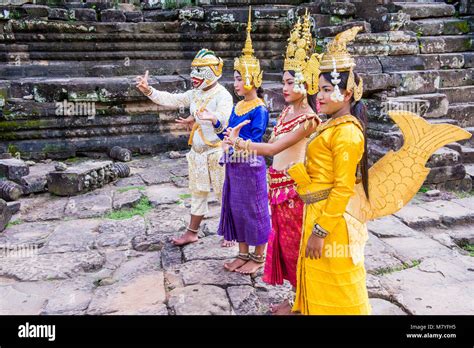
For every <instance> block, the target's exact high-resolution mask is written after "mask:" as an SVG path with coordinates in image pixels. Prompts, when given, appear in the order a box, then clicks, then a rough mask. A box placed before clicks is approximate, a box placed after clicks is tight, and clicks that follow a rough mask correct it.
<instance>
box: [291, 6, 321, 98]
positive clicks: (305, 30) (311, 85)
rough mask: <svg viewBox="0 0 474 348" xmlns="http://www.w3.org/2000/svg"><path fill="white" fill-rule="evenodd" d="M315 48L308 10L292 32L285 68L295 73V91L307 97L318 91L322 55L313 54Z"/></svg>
mask: <svg viewBox="0 0 474 348" xmlns="http://www.w3.org/2000/svg"><path fill="white" fill-rule="evenodd" d="M313 48H314V42H313V37H312V35H311V19H310V16H309V14H308V9H306V13H305V15H304V16H303V23H301V18H298V20H297V22H296V24H295V26H294V27H293V29H292V30H291V33H290V38H289V39H288V46H287V48H286V57H285V63H284V68H283V69H284V70H285V71H291V70H293V71H294V72H295V87H294V89H293V90H294V91H295V92H300V93H302V94H303V95H306V93H309V94H310V95H312V94H315V93H316V92H317V89H318V79H319V73H320V71H319V58H320V55H319V54H317V53H313V54H312V51H313ZM305 83H306V85H307V88H306V87H305Z"/></svg>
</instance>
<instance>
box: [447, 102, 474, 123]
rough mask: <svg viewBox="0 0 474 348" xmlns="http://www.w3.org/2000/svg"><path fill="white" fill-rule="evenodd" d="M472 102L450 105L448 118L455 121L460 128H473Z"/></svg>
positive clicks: (473, 108) (473, 105)
mask: <svg viewBox="0 0 474 348" xmlns="http://www.w3.org/2000/svg"><path fill="white" fill-rule="evenodd" d="M473 115H474V102H471V103H450V104H449V107H448V116H449V117H451V118H453V119H455V120H457V121H458V122H459V125H460V126H461V127H473V126H474V117H473Z"/></svg>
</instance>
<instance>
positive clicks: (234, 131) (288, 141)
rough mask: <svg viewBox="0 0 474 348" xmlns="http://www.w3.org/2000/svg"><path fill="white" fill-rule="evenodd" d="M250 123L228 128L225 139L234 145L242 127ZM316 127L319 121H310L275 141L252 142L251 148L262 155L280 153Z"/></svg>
mask: <svg viewBox="0 0 474 348" xmlns="http://www.w3.org/2000/svg"><path fill="white" fill-rule="evenodd" d="M248 123H249V121H245V122H242V123H240V124H239V125H238V126H236V127H234V128H227V132H226V137H225V140H224V141H225V142H226V143H227V144H229V145H233V144H234V142H235V140H236V139H237V137H238V136H239V132H240V129H241V128H242V127H243V126H245V125H246V124H248ZM316 127H317V123H314V124H313V123H310V124H309V126H308V127H307V128H306V129H305V127H299V128H298V129H297V130H296V131H294V132H290V133H288V134H287V135H286V136H284V137H282V138H281V139H278V140H277V141H275V142H273V143H251V144H250V146H249V150H250V151H256V152H257V155H261V156H274V155H276V154H277V153H280V152H282V151H283V150H286V149H287V148H289V147H291V146H293V145H294V144H296V143H297V142H299V141H300V140H301V139H303V138H306V137H308V136H309V135H310V134H311V133H313V132H314V131H315V130H316Z"/></svg>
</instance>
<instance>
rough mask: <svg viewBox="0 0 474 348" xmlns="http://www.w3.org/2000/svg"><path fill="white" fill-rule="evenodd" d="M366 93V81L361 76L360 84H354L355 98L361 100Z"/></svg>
mask: <svg viewBox="0 0 474 348" xmlns="http://www.w3.org/2000/svg"><path fill="white" fill-rule="evenodd" d="M363 93H364V83H363V81H362V77H360V76H359V84H358V85H355V86H354V100H355V101H359V100H360V99H361V98H362V94H363Z"/></svg>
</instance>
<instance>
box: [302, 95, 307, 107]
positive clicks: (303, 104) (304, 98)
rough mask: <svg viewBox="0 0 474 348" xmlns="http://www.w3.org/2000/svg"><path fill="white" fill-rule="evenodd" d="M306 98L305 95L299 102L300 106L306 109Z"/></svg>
mask: <svg viewBox="0 0 474 348" xmlns="http://www.w3.org/2000/svg"><path fill="white" fill-rule="evenodd" d="M307 100H308V98H307V97H306V96H305V97H303V101H302V102H301V108H302V109H306V108H307V107H308V101H307Z"/></svg>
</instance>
